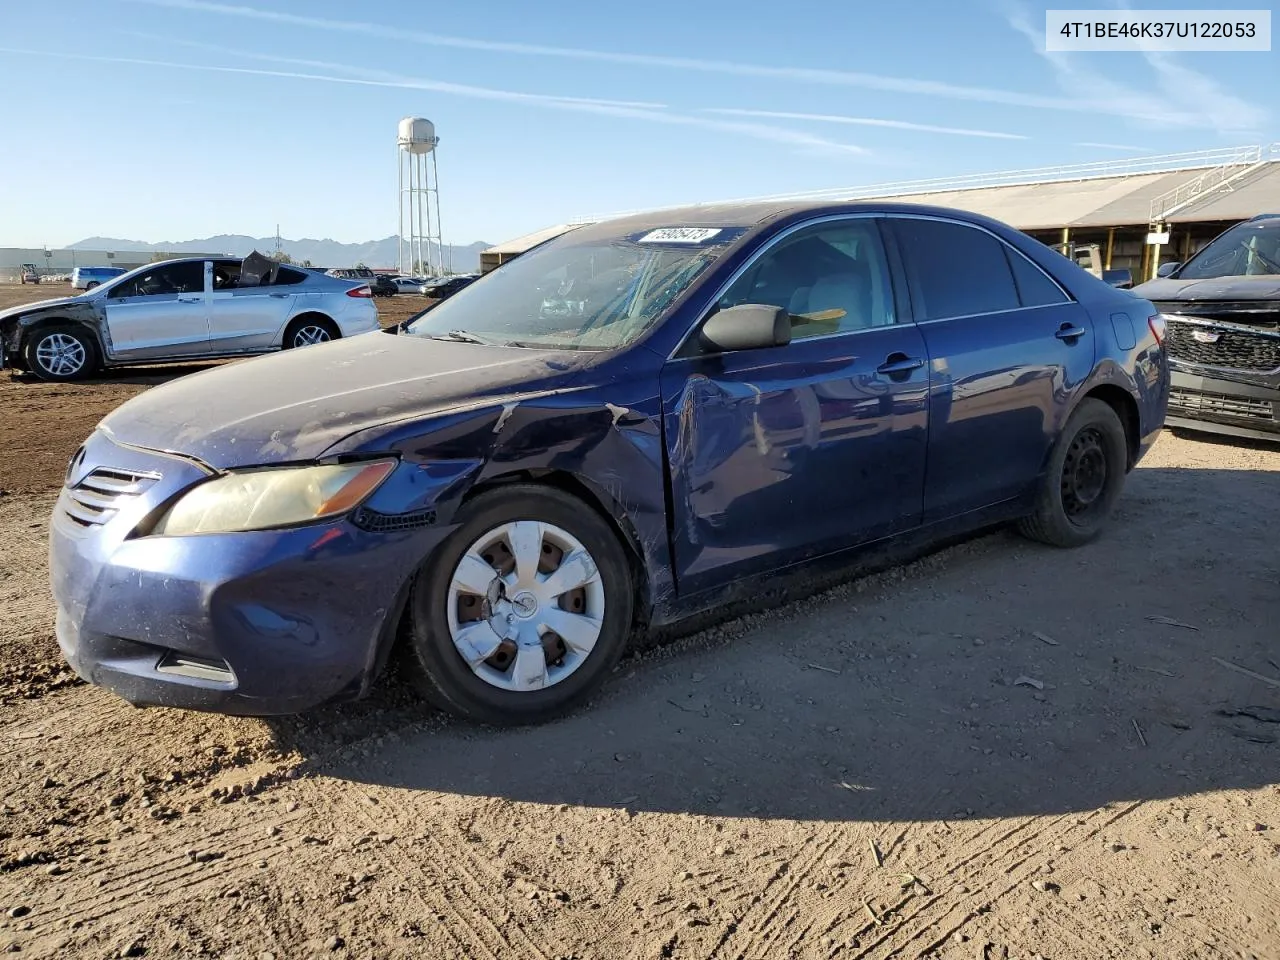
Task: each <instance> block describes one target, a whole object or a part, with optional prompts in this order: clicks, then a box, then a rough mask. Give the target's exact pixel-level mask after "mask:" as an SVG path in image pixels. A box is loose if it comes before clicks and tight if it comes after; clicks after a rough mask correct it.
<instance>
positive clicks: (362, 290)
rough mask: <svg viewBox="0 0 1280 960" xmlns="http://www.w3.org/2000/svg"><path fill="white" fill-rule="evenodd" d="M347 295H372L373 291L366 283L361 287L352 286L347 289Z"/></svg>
mask: <svg viewBox="0 0 1280 960" xmlns="http://www.w3.org/2000/svg"><path fill="white" fill-rule="evenodd" d="M347 296H348V297H372V296H373V291H372V290H370V289H369V286H368V284H366V285H365V286H363V287H352V288H351V289H350V290H348V291H347Z"/></svg>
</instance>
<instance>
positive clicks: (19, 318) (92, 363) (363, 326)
mask: <svg viewBox="0 0 1280 960" xmlns="http://www.w3.org/2000/svg"><path fill="white" fill-rule="evenodd" d="M378 327H379V325H378V311H377V308H376V307H375V306H374V305H373V300H372V296H371V291H370V289H369V286H368V284H364V283H353V282H352V281H349V280H341V279H338V278H335V277H328V276H325V275H324V274H322V273H318V272H316V271H311V270H304V269H301V268H298V267H291V266H287V265H285V264H282V263H278V262H276V261H275V260H272V259H270V258H268V257H264V256H262V255H261V254H258V253H253V254H250V255H249V256H247V257H244V258H218V259H209V258H196V259H180V260H166V261H163V262H160V263H149V264H147V265H146V266H143V267H139V268H138V269H136V270H131V271H130V272H128V273H125V274H122V275H121V276H119V277H116V278H114V279H112V280H110V281H107V282H105V283H103V284H101V285H100V286H98V287H95V288H94V289H92V290H89V291H86V292H85V293H83V294H81V295H80V296H75V297H63V298H60V299H56V300H44V301H41V302H39V303H29V304H25V305H23V306H20V307H14V308H13V309H10V310H4V311H0V366H4V367H10V368H16V369H20V370H26V371H28V372H30V373H33V374H35V375H36V376H37V377H39V378H40V379H41V380H53V381H64V380H78V379H82V378H84V377H87V376H91V375H92V374H94V373H95V372H97V371H99V370H102V369H103V368H106V367H119V366H132V365H135V364H145V363H169V362H173V361H183V360H210V359H221V358H230V357H241V356H252V355H254V354H260V353H270V352H273V351H276V350H286V349H290V348H293V347H302V346H307V345H308V344H313V343H321V342H324V341H326V340H337V339H339V338H341V337H350V336H354V335H355V334H359V333H368V332H370V331H374V330H377V329H378Z"/></svg>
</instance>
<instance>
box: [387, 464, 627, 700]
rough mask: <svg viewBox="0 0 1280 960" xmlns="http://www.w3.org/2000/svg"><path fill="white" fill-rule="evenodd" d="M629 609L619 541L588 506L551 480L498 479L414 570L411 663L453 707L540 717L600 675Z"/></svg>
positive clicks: (617, 648)
mask: <svg viewBox="0 0 1280 960" xmlns="http://www.w3.org/2000/svg"><path fill="white" fill-rule="evenodd" d="M632 609H633V593H632V582H631V575H630V569H629V567H628V564H627V558H626V555H625V553H624V552H623V547H622V544H621V543H620V542H619V540H618V537H617V536H616V534H615V533H614V531H613V529H612V528H611V527H610V526H609V525H608V524H607V523H606V522H605V521H604V520H603V519H602V518H601V517H600V516H599V515H598V514H597V513H596V512H595V511H594V510H592V509H591V508H590V507H588V506H587V505H586V504H584V503H582V502H581V501H579V500H577V499H576V498H574V497H572V496H569V495H568V494H565V493H562V492H561V491H559V490H555V489H553V488H549V487H541V486H537V485H533V484H519V485H514V484H513V485H511V486H507V487H501V488H499V489H496V490H492V491H489V492H487V493H484V494H481V495H480V496H479V497H477V498H476V499H475V500H474V501H472V502H471V503H470V504H468V505H467V506H466V507H465V508H464V509H463V513H462V516H461V523H460V524H459V526H458V528H457V529H456V530H455V531H454V532H453V533H452V534H451V535H450V537H449V539H448V540H446V541H445V542H444V543H443V544H442V545H441V547H440V549H439V551H438V552H437V553H436V554H435V556H433V557H432V559H431V562H430V563H429V564H427V566H426V567H425V568H424V569H423V571H422V572H421V573H420V574H419V577H418V580H417V583H416V584H415V586H414V589H413V594H412V599H411V601H410V611H411V616H412V619H413V635H412V648H411V650H410V657H409V661H410V669H411V673H412V676H413V679H414V680H415V683H416V686H417V687H418V689H419V690H420V691H421V692H422V693H423V694H424V695H425V696H426V698H427V699H428V700H430V701H431V702H432V703H434V704H435V705H436V706H438V707H440V708H441V709H444V710H446V711H448V712H450V713H453V714H455V715H457V716H461V717H464V718H466V719H470V720H476V721H480V722H482V723H490V724H495V725H512V724H521V723H535V722H539V721H542V720H546V719H549V718H551V717H553V716H555V715H557V714H560V713H563V712H564V711H566V710H568V709H570V708H571V707H573V706H575V705H577V704H578V703H579V702H580V701H581V700H583V699H584V698H585V697H586V696H587V695H589V694H590V693H591V692H592V691H593V690H595V689H596V688H597V687H598V686H599V685H600V684H601V683H602V682H603V681H604V678H605V677H606V676H607V675H608V673H609V671H610V670H612V669H613V667H614V665H615V664H616V663H617V662H618V658H619V657H620V656H621V655H622V651H623V648H624V647H625V645H626V641H627V635H628V633H629V632H630V629H631V618H632Z"/></svg>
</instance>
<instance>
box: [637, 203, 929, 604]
mask: <svg viewBox="0 0 1280 960" xmlns="http://www.w3.org/2000/svg"><path fill="white" fill-rule="evenodd" d="M742 303H764V304H771V305H774V306H781V307H784V308H786V309H787V310H788V311H789V312H790V313H791V314H792V342H791V343H790V344H789V345H787V346H784V347H771V348H767V349H761V350H743V351H736V352H729V353H723V354H715V355H704V354H702V353H700V352H699V350H698V348H697V346H696V344H697V343H698V340H697V334H696V331H695V332H694V334H693V336H692V337H691V338H690V339H689V341H687V343H686V347H685V348H682V349H681V350H680V351H678V352H677V356H676V358H675V359H672V360H671V361H669V362H668V363H667V365H666V366H665V367H664V369H663V373H662V394H663V408H664V411H663V413H664V434H665V442H666V445H667V455H668V458H669V462H670V482H671V485H672V501H673V502H672V509H673V528H674V529H673V531H672V541H673V549H674V556H675V566H676V578H677V585H678V588H679V589H680V591H681V592H682V593H695V592H697V591H699V590H702V589H707V588H712V587H716V586H718V585H720V584H722V583H725V582H728V581H731V580H734V579H737V578H739V577H741V576H746V575H749V574H751V573H756V572H762V571H765V570H768V569H771V568H775V567H779V566H783V565H786V564H789V563H794V562H797V561H800V560H804V559H808V558H810V557H814V556H818V555H821V554H824V553H828V552H831V551H834V550H837V549H840V548H842V547H846V546H851V545H853V544H856V543H860V542H866V541H869V540H874V539H877V538H879V537H883V536H885V535H888V534H890V533H894V532H898V531H901V530H904V529H907V528H910V527H913V526H915V525H916V524H918V523H919V520H920V514H921V509H922V498H923V487H924V474H925V447H926V441H927V426H928V423H927V397H928V367H927V364H926V362H925V357H926V355H925V352H924V341H923V338H922V337H921V334H920V331H919V330H918V329H917V328H916V327H915V325H914V324H912V323H910V322H909V321H908V322H898V321H899V319H900V317H899V310H898V308H897V306H896V304H895V299H894V292H893V287H892V284H891V283H890V279H889V271H888V269H887V267H886V260H885V256H884V247H883V244H882V242H881V237H880V232H879V229H878V227H877V222H876V220H875V219H874V218H870V217H846V218H839V219H834V220H824V221H822V222H819V223H816V224H811V225H808V226H803V227H800V228H799V229H795V230H791V231H787V232H784V233H783V234H782V235H780V237H779V238H777V239H775V240H774V241H773V242H772V243H771V244H770V245H768V246H767V247H766V248H765V249H764V250H763V251H762V252H761V253H759V254H758V255H757V256H756V257H755V258H753V260H752V261H751V262H750V263H748V265H747V266H746V267H745V269H744V270H743V271H742V272H741V273H740V274H739V275H738V276H737V278H736V279H735V280H734V281H733V282H732V283H731V284H730V285H729V287H728V288H727V289H726V290H725V291H724V293H723V294H722V295H721V297H720V299H719V300H718V302H717V303H716V304H715V305H713V307H712V309H711V311H709V312H708V314H707V315H708V316H709V315H710V313H712V312H714V311H715V310H718V309H723V308H725V307H729V306H734V305H737V304H742ZM703 319H704V320H705V317H704V318H703Z"/></svg>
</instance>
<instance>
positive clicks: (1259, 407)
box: [1169, 388, 1275, 421]
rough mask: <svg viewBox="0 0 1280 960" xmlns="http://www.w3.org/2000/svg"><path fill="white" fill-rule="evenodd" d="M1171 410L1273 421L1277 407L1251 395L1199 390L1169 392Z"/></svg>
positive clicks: (1174, 390)
mask: <svg viewBox="0 0 1280 960" xmlns="http://www.w3.org/2000/svg"><path fill="white" fill-rule="evenodd" d="M1169 410H1170V412H1179V413H1189V414H1193V415H1194V414H1200V415H1204V414H1214V415H1217V416H1222V417H1243V418H1245V419H1249V420H1266V421H1271V420H1273V419H1274V417H1275V407H1274V405H1273V404H1272V402H1271V401H1270V400H1254V399H1253V398H1251V397H1233V396H1228V395H1227V394H1225V393H1203V392H1201V391H1199V390H1178V389H1176V388H1175V389H1173V390H1171V391H1170V392H1169Z"/></svg>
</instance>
